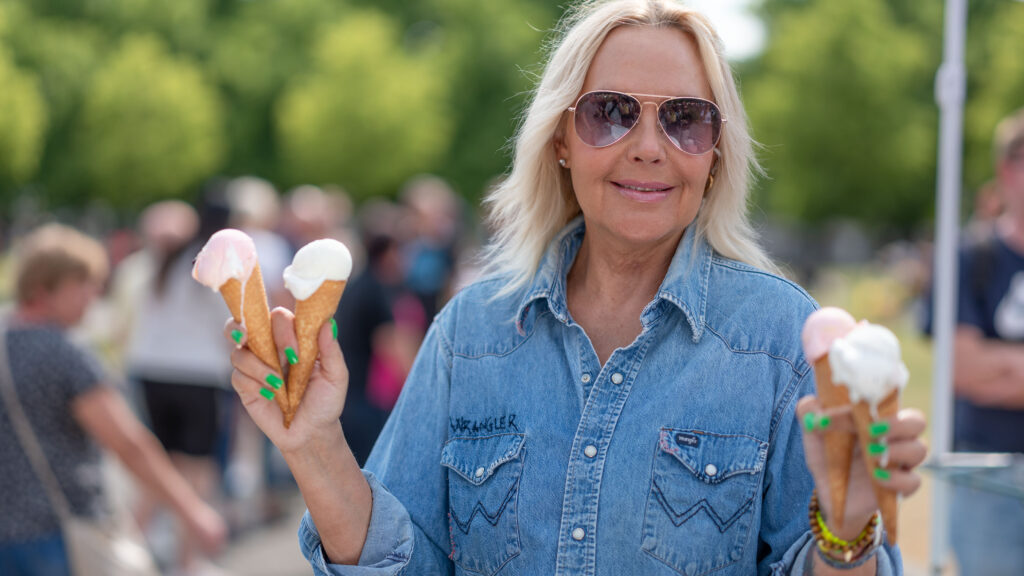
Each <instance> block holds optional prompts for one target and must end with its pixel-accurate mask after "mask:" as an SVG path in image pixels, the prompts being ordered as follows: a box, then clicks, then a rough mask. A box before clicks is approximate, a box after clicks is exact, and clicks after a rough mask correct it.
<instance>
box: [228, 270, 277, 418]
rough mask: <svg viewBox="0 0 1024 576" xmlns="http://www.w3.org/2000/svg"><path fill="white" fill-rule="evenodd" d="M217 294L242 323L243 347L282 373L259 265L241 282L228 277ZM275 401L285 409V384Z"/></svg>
mask: <svg viewBox="0 0 1024 576" xmlns="http://www.w3.org/2000/svg"><path fill="white" fill-rule="evenodd" d="M220 295H221V297H223V298H224V302H225V303H226V304H227V305H228V309H229V310H230V311H231V316H232V317H233V318H234V319H235V322H238V323H239V324H241V325H243V326H245V333H246V343H245V345H246V347H248V348H249V349H250V350H252V353H253V354H255V355H256V357H257V358H259V359H260V360H262V361H263V363H264V364H266V365H267V366H270V367H271V368H273V369H274V370H275V371H277V373H278V374H282V373H283V372H282V371H281V361H280V358H279V357H278V355H277V345H276V344H275V343H274V332H273V329H272V328H271V326H270V307H269V306H268V305H267V293H266V289H265V288H264V286H263V274H262V272H260V265H259V264H256V266H254V267H253V270H252V275H251V276H250V277H249V279H248V280H247V281H246V282H245V284H244V285H243V284H242V283H241V282H239V281H238V280H236V279H234V278H231V279H229V280H228V281H227V282H225V283H224V285H223V286H221V287H220ZM274 401H276V402H277V405H278V407H279V408H281V412H282V413H287V410H288V393H287V384H286V385H285V387H284V388H282V389H280V390H278V391H277V392H276V393H275V394H274Z"/></svg>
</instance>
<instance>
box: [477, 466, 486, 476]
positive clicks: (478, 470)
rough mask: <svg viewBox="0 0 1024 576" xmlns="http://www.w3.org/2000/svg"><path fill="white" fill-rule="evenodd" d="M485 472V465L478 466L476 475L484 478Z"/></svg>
mask: <svg viewBox="0 0 1024 576" xmlns="http://www.w3.org/2000/svg"><path fill="white" fill-rule="evenodd" d="M484 472H485V470H484V467H483V466H481V467H479V468H477V469H476V477H477V478H483V477H484Z"/></svg>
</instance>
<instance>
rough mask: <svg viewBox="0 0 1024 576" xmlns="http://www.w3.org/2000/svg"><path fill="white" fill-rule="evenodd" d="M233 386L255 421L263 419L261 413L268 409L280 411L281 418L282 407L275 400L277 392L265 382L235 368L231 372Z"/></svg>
mask: <svg viewBox="0 0 1024 576" xmlns="http://www.w3.org/2000/svg"><path fill="white" fill-rule="evenodd" d="M231 387H232V388H234V389H235V392H236V393H237V394H238V399H239V400H241V401H242V405H243V406H245V408H246V410H248V411H249V413H250V414H252V417H253V420H254V421H256V422H259V421H261V419H262V418H261V417H260V413H262V412H266V411H268V410H269V411H276V412H278V416H277V418H279V419H280V409H279V408H278V407H277V402H274V395H275V394H276V392H274V390H273V389H271V388H270V387H269V386H267V385H266V384H264V383H263V382H260V381H259V380H257V379H255V378H253V377H251V376H249V375H247V374H245V373H243V372H242V371H241V370H238V369H235V370H234V371H233V372H232V373H231Z"/></svg>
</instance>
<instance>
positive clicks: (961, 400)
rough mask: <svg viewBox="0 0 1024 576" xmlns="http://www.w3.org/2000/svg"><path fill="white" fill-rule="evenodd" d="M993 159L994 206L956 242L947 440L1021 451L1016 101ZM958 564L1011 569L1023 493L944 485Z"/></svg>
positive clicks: (1022, 189)
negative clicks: (983, 225)
mask: <svg viewBox="0 0 1024 576" xmlns="http://www.w3.org/2000/svg"><path fill="white" fill-rule="evenodd" d="M995 169H996V182H997V186H998V189H999V194H1000V195H1001V197H1002V201H1003V213H1002V214H1001V215H1000V216H999V217H998V219H997V220H996V222H995V225H994V227H993V228H992V231H991V233H989V234H988V235H986V236H984V237H981V238H969V239H968V241H967V242H966V243H965V246H964V247H963V248H962V249H961V251H960V275H959V301H958V309H957V329H956V334H955V336H954V343H953V352H954V373H953V380H954V387H955V393H956V399H955V408H954V432H953V435H954V449H955V450H957V451H961V452H1018V453H1024V109H1022V110H1020V111H1018V112H1017V113H1016V114H1014V115H1013V116H1010V117H1008V118H1006V119H1005V120H1003V122H1002V123H1000V125H999V127H998V128H997V130H996V137H995ZM952 512H953V513H952V518H953V548H954V550H955V551H956V555H957V560H958V562H959V564H960V568H961V573H962V574H1020V573H1021V572H1020V571H1021V570H1022V568H1021V567H1022V566H1024V502H1021V501H1020V500H1016V499H1013V498H1010V497H1007V496H1002V495H997V494H991V493H986V492H983V491H980V490H975V489H972V488H969V487H965V486H957V487H955V488H954V495H953V510H952Z"/></svg>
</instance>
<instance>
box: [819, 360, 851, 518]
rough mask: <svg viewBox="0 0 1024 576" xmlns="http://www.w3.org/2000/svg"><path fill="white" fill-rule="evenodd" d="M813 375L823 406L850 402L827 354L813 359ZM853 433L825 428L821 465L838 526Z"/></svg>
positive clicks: (832, 406) (848, 472) (843, 508)
mask: <svg viewBox="0 0 1024 576" xmlns="http://www.w3.org/2000/svg"><path fill="white" fill-rule="evenodd" d="M814 379H815V381H816V382H817V385H818V400H819V401H820V402H821V407H822V408H823V409H825V410H828V409H830V408H839V407H842V406H848V405H849V404H850V394H849V393H848V392H847V390H846V387H845V386H842V385H838V384H836V383H835V382H833V381H832V368H831V366H829V360H828V356H827V355H826V356H822V357H821V358H819V359H818V361H817V362H815V363H814ZM856 440H857V438H856V436H854V435H852V434H850V433H849V432H847V431H845V430H825V432H824V438H823V442H824V443H825V465H826V467H827V472H828V494H829V501H830V502H831V504H832V506H831V510H832V512H831V514H832V517H833V519H834V521H835V524H836V525H837V526H842V525H843V522H844V521H845V517H846V494H847V491H848V488H849V484H850V465H851V464H853V449H854V446H855V443H856Z"/></svg>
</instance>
